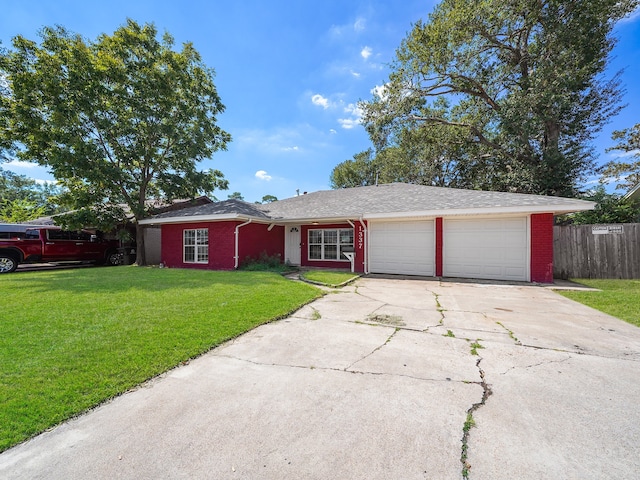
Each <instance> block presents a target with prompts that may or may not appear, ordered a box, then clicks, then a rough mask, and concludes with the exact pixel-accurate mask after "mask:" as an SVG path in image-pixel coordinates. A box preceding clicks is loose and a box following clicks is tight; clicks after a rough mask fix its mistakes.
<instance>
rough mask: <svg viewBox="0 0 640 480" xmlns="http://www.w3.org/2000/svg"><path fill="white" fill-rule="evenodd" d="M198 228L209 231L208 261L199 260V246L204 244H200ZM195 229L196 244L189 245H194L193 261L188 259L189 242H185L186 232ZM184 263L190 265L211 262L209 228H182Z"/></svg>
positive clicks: (194, 238)
mask: <svg viewBox="0 0 640 480" xmlns="http://www.w3.org/2000/svg"><path fill="white" fill-rule="evenodd" d="M198 230H204V231H205V232H207V261H206V262H205V261H202V260H198V247H199V246H203V245H198ZM190 231H193V232H195V233H194V237H193V240H194V242H195V243H194V244H193V245H188V246H189V247H193V262H188V261H187V255H186V254H187V244H186V243H185V241H184V240H185V238H184V236H185V232H190ZM182 263H184V264H189V265H194V264H197V265H207V264H208V263H209V229H208V228H183V229H182Z"/></svg>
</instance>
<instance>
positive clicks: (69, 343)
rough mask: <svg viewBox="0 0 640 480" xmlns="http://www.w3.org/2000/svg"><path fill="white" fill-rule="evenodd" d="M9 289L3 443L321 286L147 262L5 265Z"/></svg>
mask: <svg viewBox="0 0 640 480" xmlns="http://www.w3.org/2000/svg"><path fill="white" fill-rule="evenodd" d="M0 290H1V291H2V296H0V310H1V311H2V312H3V313H2V315H0V331H2V335H0V451H2V450H4V449H7V448H9V447H10V446H12V445H14V444H16V443H18V442H21V441H23V440H25V439H27V438H29V437H30V436H33V435H35V434H37V433H39V432H41V431H43V430H46V429H48V428H50V427H52V426H53V425H55V424H57V423H59V422H62V421H63V420H65V419H67V418H70V417H73V416H74V415H77V414H79V413H81V412H83V411H85V410H87V409H89V408H92V407H94V406H95V405H97V404H99V403H101V402H103V401H105V400H106V399H108V398H111V397H114V396H116V395H118V394H120V393H123V392H125V391H127V390H128V389H130V388H132V387H134V386H135V385H137V384H139V383H141V382H144V381H145V380H147V379H148V378H151V377H153V376H155V375H158V374H160V373H162V372H164V371H166V370H168V369H171V368H173V367H174V366H177V365H180V364H181V363H183V362H185V361H187V360H188V359H189V358H192V357H195V356H198V355H200V354H202V353H203V352H206V351H207V350H209V349H210V348H212V347H214V346H216V345H219V344H221V343H223V342H225V341H226V340H229V339H231V338H234V337H236V336H238V335H240V334H242V333H244V332H246V331H247V330H250V329H252V328H254V327H256V326H257V325H260V324H262V323H265V322H269V321H271V320H273V319H277V318H281V317H283V316H286V315H287V314H289V313H290V312H292V311H295V310H296V309H298V308H299V307H300V306H301V305H304V304H306V303H308V302H309V301H311V300H313V299H315V298H317V297H318V296H319V295H320V294H321V292H320V291H319V290H318V289H317V288H314V287H312V286H310V285H306V284H304V283H301V282H292V281H289V280H286V279H283V278H282V277H281V276H280V275H275V274H269V273H258V272H214V271H197V270H184V269H167V268H164V269H158V268H138V267H114V268H106V267H105V268H91V269H82V270H66V271H64V270H61V271H48V272H31V273H23V274H20V275H17V276H13V275H3V276H2V278H0ZM25 299H28V301H25Z"/></svg>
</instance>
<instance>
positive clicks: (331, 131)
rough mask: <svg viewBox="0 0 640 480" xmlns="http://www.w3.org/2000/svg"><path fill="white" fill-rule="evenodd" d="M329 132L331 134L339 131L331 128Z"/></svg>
mask: <svg viewBox="0 0 640 480" xmlns="http://www.w3.org/2000/svg"><path fill="white" fill-rule="evenodd" d="M329 133H330V134H331V135H335V134H336V133H338V132H336V131H335V130H334V129H333V128H332V129H330V130H329Z"/></svg>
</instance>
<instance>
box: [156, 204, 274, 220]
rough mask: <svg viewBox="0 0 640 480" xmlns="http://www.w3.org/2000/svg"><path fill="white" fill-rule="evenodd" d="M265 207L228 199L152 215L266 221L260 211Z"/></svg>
mask: <svg viewBox="0 0 640 480" xmlns="http://www.w3.org/2000/svg"><path fill="white" fill-rule="evenodd" d="M265 206H266V205H260V204H256V203H248V202H243V201H242V200H236V199H230V200H224V201H222V202H213V203H208V204H205V205H199V206H197V207H191V208H184V209H182V210H177V211H171V212H164V213H160V214H158V215H154V216H153V218H158V219H161V218H178V217H198V216H203V215H241V216H247V217H258V218H265V219H268V218H270V217H269V216H268V215H267V214H266V213H265V212H264V211H263V210H262V208H263V207H265Z"/></svg>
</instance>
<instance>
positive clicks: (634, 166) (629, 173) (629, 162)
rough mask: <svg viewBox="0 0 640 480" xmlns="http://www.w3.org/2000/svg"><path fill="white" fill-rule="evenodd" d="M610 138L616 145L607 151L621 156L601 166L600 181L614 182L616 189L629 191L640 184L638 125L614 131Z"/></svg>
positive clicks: (639, 133)
mask: <svg viewBox="0 0 640 480" xmlns="http://www.w3.org/2000/svg"><path fill="white" fill-rule="evenodd" d="M612 138H613V139H614V140H617V141H618V143H617V145H615V146H614V147H611V148H609V149H607V151H609V152H613V151H619V152H622V156H621V157H619V158H617V159H615V160H611V161H610V162H607V163H605V164H604V165H603V166H602V168H601V169H600V173H601V175H602V181H603V182H608V181H610V180H615V182H616V188H619V189H623V190H628V189H631V188H633V187H635V186H636V185H638V184H640V123H637V124H635V125H634V126H633V127H631V128H626V129H624V130H616V131H614V132H613V135H612Z"/></svg>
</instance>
